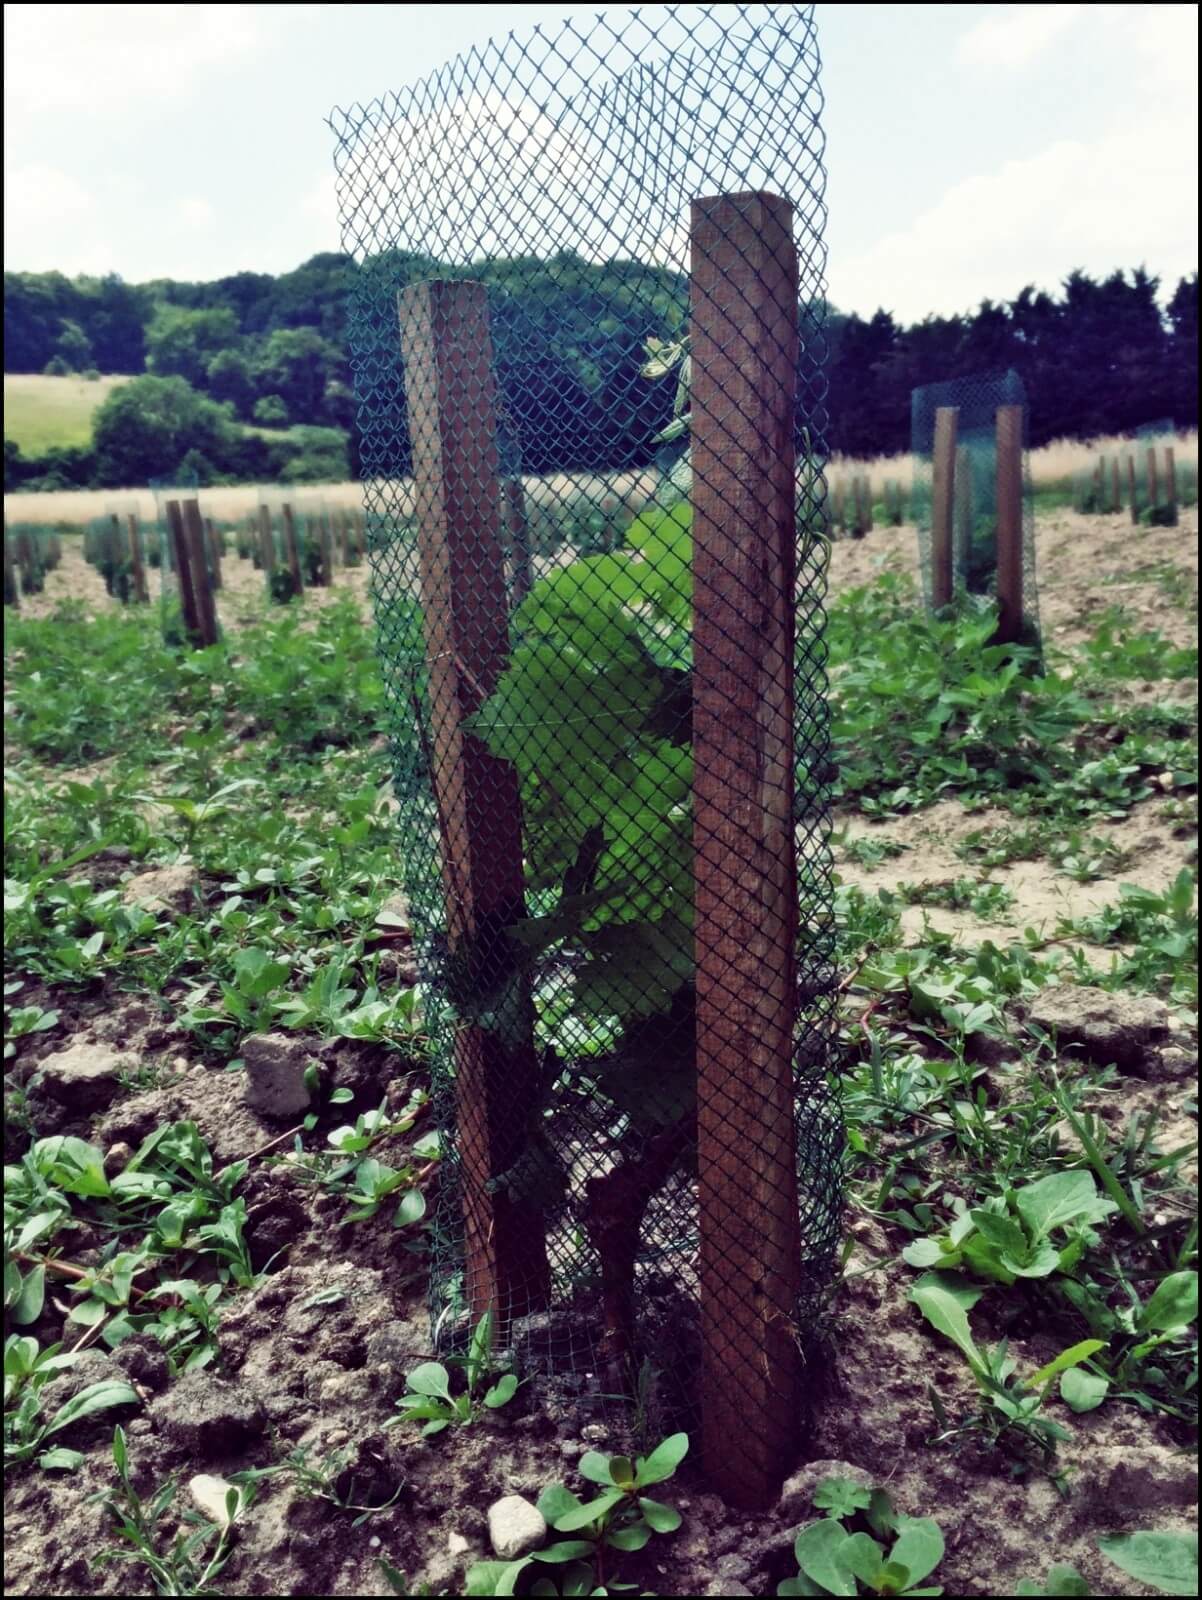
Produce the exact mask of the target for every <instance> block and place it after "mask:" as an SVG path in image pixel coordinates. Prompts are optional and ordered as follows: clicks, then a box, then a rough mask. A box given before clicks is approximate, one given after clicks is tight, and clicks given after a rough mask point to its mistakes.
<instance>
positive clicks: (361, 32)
mask: <svg viewBox="0 0 1202 1600" xmlns="http://www.w3.org/2000/svg"><path fill="white" fill-rule="evenodd" d="M673 9H682V8H673ZM596 13H597V7H596V6H587V5H570V4H559V5H450V4H440V5H414V4H400V5H286V4H285V5H170V6H165V5H146V4H141V5H97V4H94V3H93V4H85V5H63V4H57V5H33V4H10V5H7V6H6V7H5V10H4V26H5V89H6V95H5V160H4V166H5V180H6V181H5V267H6V269H8V270H15V271H47V270H51V269H57V270H59V271H62V272H65V273H67V274H69V275H70V274H75V273H81V272H86V273H102V272H108V271H115V272H118V273H120V274H121V276H122V277H124V278H126V279H127V280H129V281H131V282H140V281H144V280H146V279H149V278H154V277H174V278H185V279H208V278H215V277H220V276H222V275H225V274H228V273H231V272H236V271H242V270H251V271H259V272H282V271H286V270H288V269H289V268H291V267H295V266H297V265H299V264H300V263H301V262H302V261H303V260H305V259H306V258H307V257H309V256H311V255H314V254H316V253H317V252H318V251H323V250H336V249H338V248H339V233H338V219H337V206H336V200H335V191H334V181H333V168H332V164H333V147H334V139H333V134H332V133H331V131H330V128H329V127H328V126H327V124H326V121H325V119H326V116H327V114H328V113H329V112H330V110H331V109H332V108H333V107H334V106H336V105H342V106H347V105H351V104H353V103H355V102H357V101H368V100H370V99H372V98H374V97H375V96H376V95H378V94H381V93H383V92H385V91H388V90H396V89H401V88H404V87H405V86H407V85H408V84H410V83H412V82H414V81H415V80H417V79H420V78H422V77H424V76H425V75H426V74H427V73H429V72H432V71H434V70H435V69H436V68H438V67H439V66H441V65H442V64H443V63H444V62H445V61H447V60H449V59H450V58H452V57H454V56H456V55H458V54H459V53H460V52H463V51H468V50H471V49H472V48H473V47H479V46H482V45H483V44H484V43H485V42H486V41H487V40H488V39H489V38H490V37H503V36H504V35H506V34H508V33H509V32H511V31H512V32H515V33H517V34H518V35H519V36H523V35H526V34H528V33H529V31H530V30H531V29H532V28H533V27H534V26H535V24H536V23H541V24H543V26H544V27H546V26H548V25H551V26H554V25H555V24H556V23H558V22H560V21H561V20H563V19H564V18H567V17H571V18H573V19H581V20H582V21H586V20H588V19H590V18H593V17H595V16H596ZM817 25H818V38H819V44H820V48H821V52H822V58H823V66H822V86H823V94H824V96H825V102H826V108H825V112H824V116H823V124H824V128H825V133H826V140H827V146H826V167H827V174H828V177H827V204H828V208H829V220H828V225H827V233H826V237H827V244H828V248H829V266H828V286H829V295H830V299H831V301H832V302H833V303H834V304H835V305H837V306H838V307H839V308H840V309H842V310H845V311H858V312H860V313H861V314H862V315H870V314H871V313H872V312H873V311H874V310H876V309H877V308H878V307H884V308H886V309H887V310H890V311H892V312H893V313H894V314H895V315H896V316H897V317H899V318H900V319H902V320H906V321H909V320H913V319H917V318H920V317H922V316H924V315H926V314H927V313H928V312H937V313H945V314H947V313H954V312H958V311H965V310H969V309H971V308H973V307H975V306H976V305H977V304H978V303H979V302H980V301H981V300H982V299H983V298H986V297H990V298H1007V297H1009V296H1012V295H1013V294H1015V293H1017V291H1018V290H1019V289H1020V288H1022V287H1023V286H1024V285H1025V284H1027V283H1035V284H1036V285H1038V286H1040V287H1042V288H1048V289H1054V288H1055V287H1056V285H1057V284H1058V283H1059V282H1060V281H1061V280H1062V279H1063V278H1064V276H1065V275H1066V274H1067V273H1068V272H1070V271H1071V270H1072V269H1073V268H1076V267H1080V268H1083V269H1084V270H1086V271H1088V272H1092V273H1095V274H1097V273H1105V272H1109V271H1111V270H1112V269H1114V268H1115V267H1133V266H1136V265H1146V266H1147V267H1148V269H1149V270H1150V271H1152V272H1153V273H1156V274H1158V275H1159V276H1160V277H1161V278H1162V279H1163V280H1164V282H1165V285H1166V287H1167V289H1168V290H1169V291H1171V289H1172V286H1173V284H1174V283H1175V282H1176V279H1177V278H1178V277H1179V276H1180V275H1181V274H1183V273H1186V272H1192V271H1194V270H1195V269H1196V267H1197V231H1198V220H1197V187H1198V184H1197V155H1196V152H1197V147H1198V133H1197V57H1198V12H1197V8H1196V7H1195V6H1193V5H1053V4H1038V5H911V4H907V5H824V4H819V5H818V6H817Z"/></svg>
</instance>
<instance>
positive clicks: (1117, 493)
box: [1110, 456, 1123, 511]
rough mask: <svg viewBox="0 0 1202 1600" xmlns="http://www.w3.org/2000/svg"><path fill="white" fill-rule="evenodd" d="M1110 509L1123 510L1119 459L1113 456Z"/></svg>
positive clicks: (1111, 463)
mask: <svg viewBox="0 0 1202 1600" xmlns="http://www.w3.org/2000/svg"><path fill="white" fill-rule="evenodd" d="M1110 509H1111V510H1112V511H1121V510H1122V509H1123V491H1122V488H1121V480H1120V477H1119V458H1118V456H1113V457H1112V458H1111V462H1110Z"/></svg>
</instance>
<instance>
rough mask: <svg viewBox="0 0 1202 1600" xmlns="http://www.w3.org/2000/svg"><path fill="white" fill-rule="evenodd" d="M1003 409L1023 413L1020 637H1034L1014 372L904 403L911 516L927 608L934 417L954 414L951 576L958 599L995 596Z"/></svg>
mask: <svg viewBox="0 0 1202 1600" xmlns="http://www.w3.org/2000/svg"><path fill="white" fill-rule="evenodd" d="M1003 406H1018V407H1020V408H1021V411H1022V524H1023V526H1022V547H1023V551H1022V553H1023V614H1024V628H1023V632H1024V635H1025V636H1026V637H1028V638H1030V639H1032V640H1034V639H1037V638H1038V635H1039V598H1038V593H1037V591H1036V586H1035V500H1034V494H1033V490H1032V487H1031V474H1030V467H1029V461H1028V450H1027V441H1028V430H1029V417H1028V410H1027V397H1026V392H1025V390H1024V389H1023V385H1022V380H1021V379H1020V378H1019V376H1018V374H1017V373H1016V372H1013V371H1010V372H994V373H983V374H981V375H980V376H977V377H971V378H952V379H950V380H948V381H947V382H945V383H932V384H928V385H926V387H925V388H922V389H915V390H913V392H912V393H911V396H910V448H911V450H912V452H913V456H914V480H913V489H912V492H911V507H912V515H913V517H914V520H915V522H916V523H917V525H918V542H919V556H920V566H921V570H922V583H923V594H924V597H925V600H926V603H927V605H928V607H930V606H931V605H932V603H933V599H934V587H933V575H932V546H931V528H932V510H933V495H932V490H933V487H934V475H933V466H934V450H935V422H936V414H937V412H939V411H940V410H943V409H952V410H954V411H955V413H956V419H955V463H954V471H953V479H952V569H953V580H954V586H955V590H956V592H957V593H968V594H972V595H982V596H990V597H992V596H994V595H995V594H996V592H997V575H998V537H997V516H998V494H997V484H998V473H997V466H998V449H997V417H998V410H999V408H1001V407H1003Z"/></svg>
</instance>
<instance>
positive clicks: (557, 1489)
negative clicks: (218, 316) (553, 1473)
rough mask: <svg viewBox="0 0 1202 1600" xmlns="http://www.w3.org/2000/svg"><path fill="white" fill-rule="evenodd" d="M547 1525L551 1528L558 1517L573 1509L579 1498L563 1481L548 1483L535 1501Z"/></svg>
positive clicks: (578, 1502)
mask: <svg viewBox="0 0 1202 1600" xmlns="http://www.w3.org/2000/svg"><path fill="white" fill-rule="evenodd" d="M536 1504H537V1506H538V1509H539V1510H540V1511H541V1512H542V1515H543V1520H544V1522H546V1524H547V1526H548V1527H550V1528H553V1527H554V1526H555V1523H556V1521H557V1519H558V1518H560V1517H562V1516H565V1515H566V1514H567V1513H568V1512H569V1511H574V1510H575V1509H576V1507H577V1506H578V1505H579V1504H580V1499H579V1497H578V1496H577V1495H574V1494H573V1493H572V1491H571V1490H570V1489H569V1488H568V1487H567V1485H566V1484H563V1483H549V1484H548V1485H547V1486H546V1488H545V1489H544V1490H543V1492H542V1494H540V1495H539V1497H538V1500H537V1502H536Z"/></svg>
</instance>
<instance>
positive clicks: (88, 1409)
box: [46, 1378, 140, 1433]
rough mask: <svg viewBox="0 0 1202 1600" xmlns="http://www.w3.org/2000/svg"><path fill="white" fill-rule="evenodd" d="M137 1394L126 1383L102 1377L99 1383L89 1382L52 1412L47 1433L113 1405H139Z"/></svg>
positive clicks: (54, 1431)
mask: <svg viewBox="0 0 1202 1600" xmlns="http://www.w3.org/2000/svg"><path fill="white" fill-rule="evenodd" d="M139 1404H140V1401H139V1400H138V1396H137V1394H136V1393H135V1392H134V1390H133V1389H131V1388H130V1386H129V1384H128V1383H115V1382H113V1381H112V1380H111V1379H107V1378H106V1379H102V1380H101V1381H100V1382H99V1383H90V1384H89V1385H88V1386H87V1388H86V1389H81V1390H80V1391H79V1393H78V1394H77V1395H72V1397H71V1399H70V1400H68V1401H67V1402H66V1403H65V1404H64V1405H61V1406H60V1407H59V1408H58V1410H57V1411H56V1412H55V1413H54V1416H53V1417H52V1418H51V1420H50V1422H49V1424H48V1425H47V1428H46V1432H47V1433H57V1432H58V1431H59V1429H60V1428H69V1427H70V1426H71V1424H72V1423H74V1422H79V1421H81V1420H82V1419H83V1418H84V1417H90V1416H92V1415H93V1414H94V1413H95V1412H97V1411H108V1410H110V1409H111V1408H112V1407H113V1406H136V1405H139Z"/></svg>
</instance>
